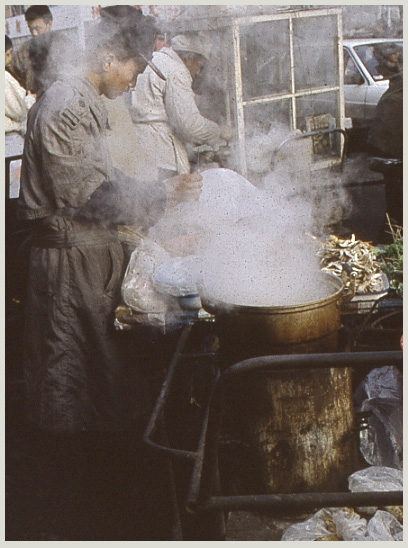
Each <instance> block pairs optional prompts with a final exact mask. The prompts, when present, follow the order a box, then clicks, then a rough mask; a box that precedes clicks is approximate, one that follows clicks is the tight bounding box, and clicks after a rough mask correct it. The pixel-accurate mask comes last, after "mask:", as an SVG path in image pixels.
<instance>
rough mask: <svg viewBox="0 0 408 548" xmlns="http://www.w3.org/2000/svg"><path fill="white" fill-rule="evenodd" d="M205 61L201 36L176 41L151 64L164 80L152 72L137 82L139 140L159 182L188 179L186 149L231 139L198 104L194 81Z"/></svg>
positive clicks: (229, 131)
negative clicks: (180, 177) (179, 177)
mask: <svg viewBox="0 0 408 548" xmlns="http://www.w3.org/2000/svg"><path fill="white" fill-rule="evenodd" d="M207 59H208V53H207V51H206V48H205V47H204V45H203V44H202V42H201V40H200V38H199V36H198V35H187V34H185V35H178V36H175V37H174V38H173V40H172V42H171V47H163V48H161V49H160V51H157V52H155V53H154V55H153V63H154V65H155V66H156V67H157V68H158V69H159V71H160V72H161V73H162V74H163V75H164V77H165V80H163V79H162V78H160V77H159V76H158V75H157V73H155V72H154V71H153V70H152V68H151V67H147V68H146V70H145V71H144V73H143V74H141V75H140V76H139V77H138V80H137V84H136V89H135V92H134V97H133V120H134V122H135V124H136V135H137V137H138V139H139V141H140V146H141V147H142V148H143V149H144V150H145V153H146V155H147V157H148V158H149V163H150V166H151V168H156V170H157V171H156V173H157V176H158V179H159V180H163V179H165V178H167V177H171V176H173V175H176V174H183V173H189V171H190V163H189V160H188V154H187V151H186V148H185V144H184V143H192V144H194V145H204V144H207V145H210V146H213V147H217V146H219V144H220V143H221V141H223V140H224V141H230V140H231V139H232V138H233V131H232V129H231V128H229V127H227V126H219V125H218V124H216V123H215V122H213V121H211V120H208V119H207V118H204V116H202V115H201V114H200V112H199V110H198V108H197V105H196V103H195V98H194V92H193V90H192V84H193V79H194V77H195V76H197V75H198V74H199V73H200V72H201V71H202V69H203V67H204V64H205V62H206V60H207Z"/></svg>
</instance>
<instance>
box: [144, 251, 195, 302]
mask: <svg viewBox="0 0 408 548" xmlns="http://www.w3.org/2000/svg"><path fill="white" fill-rule="evenodd" d="M197 264H199V263H198V260H197V257H195V256H194V255H188V256H187V257H174V258H170V259H169V260H168V261H166V262H164V263H163V264H161V265H159V266H158V267H157V268H156V269H155V271H154V273H153V275H152V282H153V285H154V287H155V288H156V289H157V291H159V292H160V293H163V294H167V295H171V296H173V297H184V296H186V295H195V294H197V292H198V290H197V284H196V271H197Z"/></svg>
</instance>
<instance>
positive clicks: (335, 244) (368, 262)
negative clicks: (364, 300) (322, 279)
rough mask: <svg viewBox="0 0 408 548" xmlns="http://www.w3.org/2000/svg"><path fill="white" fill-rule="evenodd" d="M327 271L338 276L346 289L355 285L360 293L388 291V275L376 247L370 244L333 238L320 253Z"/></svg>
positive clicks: (322, 267) (323, 245) (327, 241)
mask: <svg viewBox="0 0 408 548" xmlns="http://www.w3.org/2000/svg"><path fill="white" fill-rule="evenodd" d="M317 255H318V257H319V258H320V267H321V269H322V270H323V271H324V272H329V273H331V274H335V275H336V276H338V277H340V278H341V279H342V280H343V283H344V285H345V287H349V286H352V287H353V289H354V291H355V292H356V293H376V292H380V291H382V290H383V289H384V274H383V271H382V268H381V265H382V263H381V261H380V260H379V259H378V258H377V254H376V248H375V247H373V246H372V245H371V244H370V243H368V242H362V241H361V240H356V238H355V236H354V234H353V235H352V237H351V238H350V239H349V240H342V239H340V238H337V237H336V236H334V235H332V236H330V237H329V238H328V239H327V240H326V241H325V242H323V243H322V244H321V245H320V249H319V250H318V253H317Z"/></svg>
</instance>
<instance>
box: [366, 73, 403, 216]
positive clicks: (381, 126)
mask: <svg viewBox="0 0 408 548" xmlns="http://www.w3.org/2000/svg"><path fill="white" fill-rule="evenodd" d="M403 95H404V92H403V73H402V72H400V73H397V74H395V75H394V76H392V77H391V78H390V83H389V86H388V89H387V91H386V92H385V93H384V94H383V96H382V97H381V99H380V100H379V102H378V104H377V106H376V109H375V112H374V118H373V120H372V122H371V126H370V130H369V134H368V142H367V144H368V153H369V154H370V156H376V157H380V158H384V159H393V160H401V162H399V163H395V164H393V163H390V164H389V165H387V164H385V165H384V166H383V168H382V170H383V173H384V183H385V195H386V207H387V212H388V214H389V216H390V218H391V221H392V222H393V223H394V224H397V225H400V226H402V221H403V177H402V156H403Z"/></svg>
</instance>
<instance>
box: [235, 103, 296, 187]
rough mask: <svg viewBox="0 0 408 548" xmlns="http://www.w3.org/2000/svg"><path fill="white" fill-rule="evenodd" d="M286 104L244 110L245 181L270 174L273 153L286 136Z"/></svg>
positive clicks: (250, 107) (288, 129)
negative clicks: (246, 175)
mask: <svg viewBox="0 0 408 548" xmlns="http://www.w3.org/2000/svg"><path fill="white" fill-rule="evenodd" d="M290 111H291V108H290V101H289V100H285V101H273V102H272V103H265V104H262V105H247V106H246V107H245V111H244V112H245V144H246V162H247V169H248V175H249V179H250V180H251V181H252V182H254V183H255V182H256V180H257V179H256V177H257V174H264V173H265V172H268V171H270V169H271V163H272V161H273V157H274V156H273V154H274V151H276V150H277V148H278V147H279V145H280V144H281V143H282V142H283V141H284V140H285V139H286V138H287V137H288V136H289V135H290V131H291V129H290Z"/></svg>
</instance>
